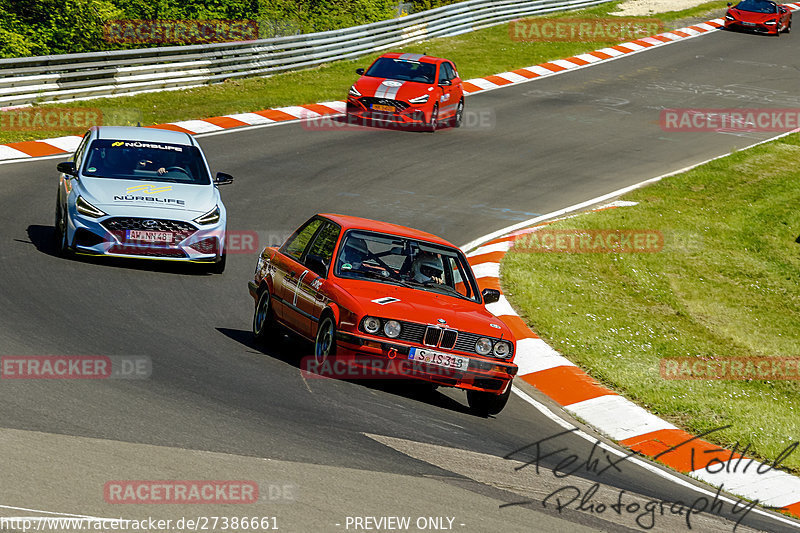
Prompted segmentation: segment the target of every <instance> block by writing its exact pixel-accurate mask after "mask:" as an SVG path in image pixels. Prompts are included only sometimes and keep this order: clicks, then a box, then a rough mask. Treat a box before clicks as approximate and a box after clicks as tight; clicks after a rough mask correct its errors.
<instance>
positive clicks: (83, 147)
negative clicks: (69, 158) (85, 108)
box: [74, 131, 89, 169]
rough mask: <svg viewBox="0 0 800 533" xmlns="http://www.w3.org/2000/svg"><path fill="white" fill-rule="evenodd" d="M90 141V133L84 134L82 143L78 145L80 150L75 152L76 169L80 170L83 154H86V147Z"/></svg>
mask: <svg viewBox="0 0 800 533" xmlns="http://www.w3.org/2000/svg"><path fill="white" fill-rule="evenodd" d="M88 141H89V132H88V131H87V132H86V133H84V134H83V139H82V140H81V143H80V144H79V145H78V149H77V150H75V159H74V161H75V168H77V169H80V168H81V163H82V162H83V154H84V153H86V145H87V144H88Z"/></svg>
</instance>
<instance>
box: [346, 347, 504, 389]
mask: <svg viewBox="0 0 800 533" xmlns="http://www.w3.org/2000/svg"><path fill="white" fill-rule="evenodd" d="M336 346H337V351H336V359H337V360H340V361H344V362H346V363H347V364H348V365H349V371H350V372H354V373H352V374H350V375H349V376H347V377H348V378H349V379H354V378H360V379H380V378H387V377H393V378H401V379H418V380H424V381H428V382H431V383H435V384H437V385H442V386H446V387H455V388H459V389H466V390H477V391H486V392H491V393H494V394H501V393H503V392H505V390H506V389H507V388H508V386H509V383H510V382H511V380H512V379H513V378H514V376H515V375H516V373H517V370H518V368H517V365H516V364H514V363H512V362H508V361H501V360H487V359H483V358H480V357H477V356H472V355H469V354H464V353H460V352H453V354H454V355H458V356H461V357H466V358H468V359H469V367H468V368H467V369H466V370H459V369H453V368H445V367H441V366H438V365H433V364H430V363H424V362H420V361H412V360H410V359H409V350H410V348H412V347H413V348H423V349H425V348H426V347H424V346H410V345H407V344H403V343H400V342H387V340H386V339H380V340H378V339H377V338H371V337H366V336H362V335H360V334H359V335H354V334H351V333H345V332H339V333H338V334H337V342H336ZM437 351H443V352H447V350H439V349H437ZM353 369H355V371H353Z"/></svg>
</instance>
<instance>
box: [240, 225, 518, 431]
mask: <svg viewBox="0 0 800 533" xmlns="http://www.w3.org/2000/svg"><path fill="white" fill-rule="evenodd" d="M248 285H249V290H250V295H251V296H252V297H253V299H254V300H255V311H254V314H253V333H254V334H255V337H256V339H258V340H264V339H266V338H268V337H269V336H270V335H271V334H272V333H273V331H274V326H275V325H276V324H280V325H282V326H284V327H286V328H288V329H290V330H292V331H293V332H295V333H297V334H298V335H300V336H302V337H305V338H306V339H308V340H309V341H312V342H313V343H314V352H313V355H311V354H309V356H308V357H304V358H303V359H302V361H301V369H302V370H304V371H310V372H313V373H315V374H321V375H325V376H326V377H342V378H344V379H358V378H363V379H378V378H379V377H393V378H394V377H400V378H407V379H413V380H423V381H427V382H430V383H432V384H435V385H440V386H447V387H456V388H460V389H465V390H466V391H467V400H468V402H469V406H470V408H471V409H472V410H473V412H475V413H476V414H479V415H481V416H487V415H490V414H497V413H499V412H500V411H501V410H502V409H503V407H504V406H505V404H506V402H507V400H508V397H509V394H510V392H511V380H512V378H513V377H514V375H516V373H517V365H516V364H514V355H515V349H516V342H515V339H514V337H513V335H512V333H511V331H510V330H509V328H508V327H507V326H506V325H505V324H504V323H503V322H501V321H500V320H499V319H498V318H497V317H495V316H494V315H492V314H491V313H490V312H489V311H487V309H486V307H485V305H486V304H488V303H493V302H496V301H497V300H498V299H499V298H500V292H499V291H497V290H494V289H484V290H483V291H482V292H481V291H480V290H479V288H478V284H477V282H476V281H475V277H474V275H473V273H472V270H471V268H470V266H469V263H468V262H467V259H466V257H465V256H464V254H463V252H462V251H461V250H460V249H458V248H457V247H455V246H453V245H452V244H450V243H448V242H447V241H445V240H443V239H440V238H439V237H436V236H434V235H431V234H429V233H425V232H422V231H417V230H413V229H410V228H406V227H403V226H397V225H394V224H389V223H384V222H376V221H374V220H367V219H363V218H356V217H351V216H343V215H329V214H320V215H315V216H313V217H311V219H309V220H308V221H307V222H306V223H305V224H303V225H302V226H300V228H299V229H298V230H297V231H295V232H294V233H293V234H292V235H291V236H290V237H289V238H288V239H287V240H286V242H284V243H283V245H282V246H281V247H280V248H275V247H267V248H265V249H264V251H263V252H262V253H261V255H260V256H259V258H258V264H257V266H256V270H255V275H254V278H253V280H252V281H250V282H249V283H248ZM332 361H334V362H336V364H337V366H331V362H332ZM342 362H344V363H346V365H347V371H344V370H341V371H340V373H339V374H338V375H331V373H332V370H331V369H341V368H342V367H340V366H338V364H339V363H342Z"/></svg>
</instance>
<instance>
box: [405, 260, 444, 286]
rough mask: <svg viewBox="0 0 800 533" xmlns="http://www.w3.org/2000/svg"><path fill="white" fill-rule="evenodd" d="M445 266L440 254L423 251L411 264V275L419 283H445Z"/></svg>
mask: <svg viewBox="0 0 800 533" xmlns="http://www.w3.org/2000/svg"><path fill="white" fill-rule="evenodd" d="M443 274H444V267H442V260H441V258H440V257H439V256H438V255H435V254H432V253H429V252H421V253H420V254H418V255H417V257H416V258H414V263H413V264H412V265H411V277H412V278H413V279H414V281H416V282H418V283H428V282H433V283H439V284H443V283H444V276H443Z"/></svg>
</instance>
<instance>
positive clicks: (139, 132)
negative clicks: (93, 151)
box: [92, 126, 197, 146]
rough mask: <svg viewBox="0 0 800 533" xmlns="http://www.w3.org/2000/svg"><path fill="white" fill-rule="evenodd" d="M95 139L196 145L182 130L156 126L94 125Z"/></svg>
mask: <svg viewBox="0 0 800 533" xmlns="http://www.w3.org/2000/svg"><path fill="white" fill-rule="evenodd" d="M92 130H94V131H95V138H96V139H114V140H120V141H146V142H161V143H170V144H181V145H184V146H197V143H196V142H195V140H194V138H193V137H192V136H191V135H189V134H188V133H185V132H182V131H172V130H162V129H158V128H140V127H136V126H95V127H94V128H92Z"/></svg>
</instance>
